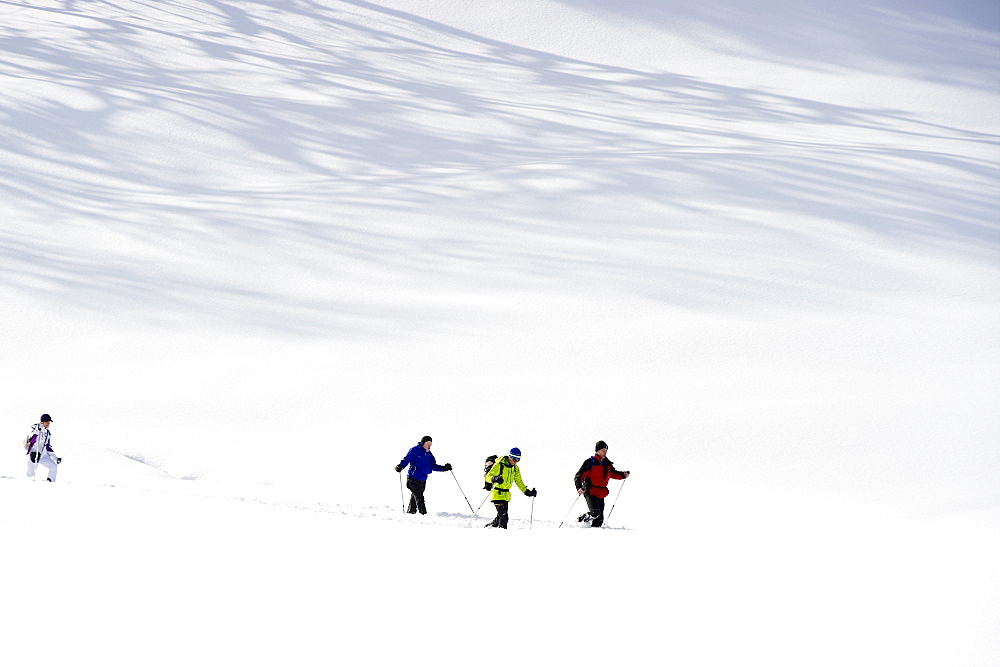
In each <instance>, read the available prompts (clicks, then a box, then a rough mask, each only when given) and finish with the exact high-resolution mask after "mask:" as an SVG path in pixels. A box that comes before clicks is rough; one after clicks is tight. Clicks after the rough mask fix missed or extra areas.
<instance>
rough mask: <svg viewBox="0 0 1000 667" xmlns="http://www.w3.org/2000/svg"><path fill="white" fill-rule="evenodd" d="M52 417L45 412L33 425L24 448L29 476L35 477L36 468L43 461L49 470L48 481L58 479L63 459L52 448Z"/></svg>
mask: <svg viewBox="0 0 1000 667" xmlns="http://www.w3.org/2000/svg"><path fill="white" fill-rule="evenodd" d="M51 423H52V417H50V416H49V415H47V414H45V415H42V418H41V419H39V420H38V423H37V424H35V425H34V426H32V427H31V433H30V434H29V435H28V437H27V438H25V440H24V448H25V449H26V450H27V454H28V477H30V478H32V479H34V477H35V470H37V469H38V464H39V463H41V464H42V465H43V466H45V467H46V468H47V469H48V471H49V476H48V478H47V479H48V481H50V482H54V481H56V473H57V472H58V471H59V464H60V463H61V462H62V459H61V458H59V457H58V456H56V453H55V451H53V449H52V433H50V432H49V424H51Z"/></svg>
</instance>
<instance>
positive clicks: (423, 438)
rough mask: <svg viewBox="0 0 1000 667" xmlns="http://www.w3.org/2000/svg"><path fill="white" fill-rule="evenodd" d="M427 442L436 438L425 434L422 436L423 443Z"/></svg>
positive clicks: (421, 441)
mask: <svg viewBox="0 0 1000 667" xmlns="http://www.w3.org/2000/svg"><path fill="white" fill-rule="evenodd" d="M425 442H434V438H432V437H431V436H429V435H425V436H424V437H422V438H420V444H421V445H422V444H424V443H425Z"/></svg>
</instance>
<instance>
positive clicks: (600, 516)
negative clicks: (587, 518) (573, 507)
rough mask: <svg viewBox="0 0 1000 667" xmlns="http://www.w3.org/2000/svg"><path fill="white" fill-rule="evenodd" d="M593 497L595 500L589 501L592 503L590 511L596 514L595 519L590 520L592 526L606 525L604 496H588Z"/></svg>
mask: <svg viewBox="0 0 1000 667" xmlns="http://www.w3.org/2000/svg"><path fill="white" fill-rule="evenodd" d="M591 498H593V502H588V503H587V504H588V505H590V513H591V514H592V515H594V520H593V521H591V522H590V527H591V528H600V527H601V526H602V525H604V498H598V497H597V496H588V497H587V500H588V501H590V499H591Z"/></svg>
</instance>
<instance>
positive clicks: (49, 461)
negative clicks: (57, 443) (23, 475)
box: [28, 451, 59, 482]
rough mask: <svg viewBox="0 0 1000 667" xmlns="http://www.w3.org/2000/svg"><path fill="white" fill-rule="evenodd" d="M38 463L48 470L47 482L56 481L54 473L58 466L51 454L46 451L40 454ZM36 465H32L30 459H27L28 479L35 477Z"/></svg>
mask: <svg viewBox="0 0 1000 667" xmlns="http://www.w3.org/2000/svg"><path fill="white" fill-rule="evenodd" d="M38 463H41V464H42V465H43V466H45V467H46V468H48V469H49V480H50V481H52V482H54V481H56V471H57V470H58V469H59V465H58V464H57V463H56V460H55V458H54V457H53V456H52V454H51V453H50V452H48V451H44V452H42V457H41V458H40V459H38ZM38 463H32V462H31V458H28V477H34V476H35V469H36V468H38Z"/></svg>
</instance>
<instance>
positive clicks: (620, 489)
mask: <svg viewBox="0 0 1000 667" xmlns="http://www.w3.org/2000/svg"><path fill="white" fill-rule="evenodd" d="M627 481H628V477H626V478H625V479H624V480H622V485H621V486H620V487H618V494H617V495H616V496H615V502H613V503H611V509H610V510H608V516H607V517H605V518H604V520H605V521H607V520H608V519H610V518H611V513H612V512H614V511H615V503H617V502H618V496H620V495H621V494H622V489H624V488H625V482H627Z"/></svg>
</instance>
